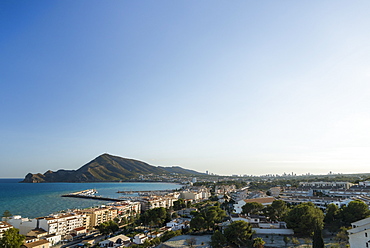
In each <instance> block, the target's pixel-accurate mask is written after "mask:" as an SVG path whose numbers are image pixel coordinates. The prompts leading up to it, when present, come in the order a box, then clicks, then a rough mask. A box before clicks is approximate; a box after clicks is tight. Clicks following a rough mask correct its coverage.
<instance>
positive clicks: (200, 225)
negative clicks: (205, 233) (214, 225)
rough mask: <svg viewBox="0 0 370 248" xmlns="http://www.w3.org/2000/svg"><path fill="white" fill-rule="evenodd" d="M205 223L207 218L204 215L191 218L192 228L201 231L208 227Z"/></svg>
mask: <svg viewBox="0 0 370 248" xmlns="http://www.w3.org/2000/svg"><path fill="white" fill-rule="evenodd" d="M205 224H206V221H205V219H204V218H203V217H202V216H200V215H198V216H195V217H194V218H192V219H191V221H190V228H191V229H194V230H197V231H200V230H202V229H204V228H205V227H206V226H205Z"/></svg>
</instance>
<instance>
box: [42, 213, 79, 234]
mask: <svg viewBox="0 0 370 248" xmlns="http://www.w3.org/2000/svg"><path fill="white" fill-rule="evenodd" d="M37 219H38V222H39V228H42V229H44V230H46V231H47V232H48V234H56V235H66V234H69V233H71V232H72V231H73V230H74V229H76V228H79V227H83V226H84V217H83V216H82V215H75V214H65V215H55V216H50V217H41V218H37Z"/></svg>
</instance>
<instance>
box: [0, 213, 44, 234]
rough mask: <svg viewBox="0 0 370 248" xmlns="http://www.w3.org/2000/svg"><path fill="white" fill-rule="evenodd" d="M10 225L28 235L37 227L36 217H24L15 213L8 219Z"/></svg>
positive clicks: (20, 232)
mask: <svg viewBox="0 0 370 248" xmlns="http://www.w3.org/2000/svg"><path fill="white" fill-rule="evenodd" d="M7 222H8V223H9V224H10V225H12V226H14V227H15V228H17V229H19V234H22V235H26V234H27V233H28V232H30V231H31V230H33V229H35V228H37V220H36V219H28V218H22V216H20V215H14V216H12V217H10V218H8V221H7Z"/></svg>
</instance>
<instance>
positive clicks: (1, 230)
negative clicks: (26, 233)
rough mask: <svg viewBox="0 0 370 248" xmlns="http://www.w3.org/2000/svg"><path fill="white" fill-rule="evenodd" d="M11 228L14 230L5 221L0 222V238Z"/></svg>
mask: <svg viewBox="0 0 370 248" xmlns="http://www.w3.org/2000/svg"><path fill="white" fill-rule="evenodd" d="M10 228H13V227H12V226H11V225H9V223H7V222H5V221H0V238H2V237H3V233H4V232H5V231H6V230H9V229H10Z"/></svg>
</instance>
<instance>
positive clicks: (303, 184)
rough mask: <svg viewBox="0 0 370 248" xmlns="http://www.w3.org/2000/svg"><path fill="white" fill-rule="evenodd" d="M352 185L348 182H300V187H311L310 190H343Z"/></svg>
mask: <svg viewBox="0 0 370 248" xmlns="http://www.w3.org/2000/svg"><path fill="white" fill-rule="evenodd" d="M353 185H354V184H353V183H350V182H300V183H299V186H300V187H312V188H326V187H332V188H344V189H349V188H350V187H352V186H353Z"/></svg>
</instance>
